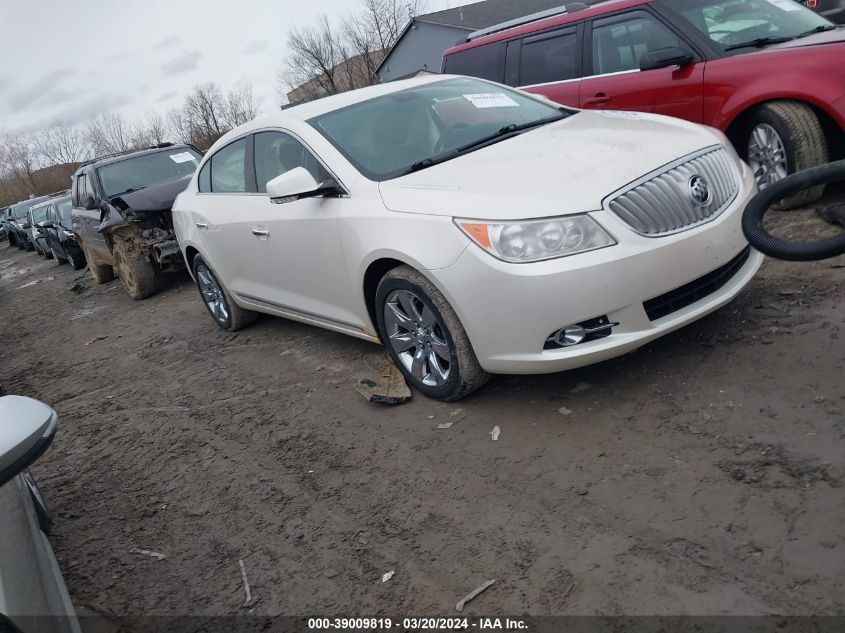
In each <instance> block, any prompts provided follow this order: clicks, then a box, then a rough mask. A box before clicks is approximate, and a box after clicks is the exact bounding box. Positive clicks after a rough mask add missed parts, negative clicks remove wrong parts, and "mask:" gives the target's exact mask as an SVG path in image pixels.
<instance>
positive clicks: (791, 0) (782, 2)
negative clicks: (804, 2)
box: [769, 0, 801, 11]
mask: <svg viewBox="0 0 845 633" xmlns="http://www.w3.org/2000/svg"><path fill="white" fill-rule="evenodd" d="M769 2H771V3H772V4H773V5H775V6H776V7H777V8H778V9H783V10H784V11H800V10H801V5H800V4H798V3H797V2H795V0H769Z"/></svg>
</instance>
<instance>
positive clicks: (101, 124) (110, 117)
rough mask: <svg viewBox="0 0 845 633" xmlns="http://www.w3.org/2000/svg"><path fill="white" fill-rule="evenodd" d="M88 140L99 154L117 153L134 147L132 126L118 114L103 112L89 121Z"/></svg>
mask: <svg viewBox="0 0 845 633" xmlns="http://www.w3.org/2000/svg"><path fill="white" fill-rule="evenodd" d="M87 133H88V142H89V143H90V145H91V147H92V148H93V150H94V153H95V154H97V155H102V154H116V153H118V152H125V151H127V150H130V149H132V148H133V144H132V128H131V126H130V125H129V124H127V122H126V121H125V120H124V119H123V117H121V116H120V115H118V114H111V113H108V114H101V115H98V116H96V117H94V118H93V119H91V120H90V121H89V122H88V130H87Z"/></svg>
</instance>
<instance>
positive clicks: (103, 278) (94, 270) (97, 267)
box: [82, 242, 114, 284]
mask: <svg viewBox="0 0 845 633" xmlns="http://www.w3.org/2000/svg"><path fill="white" fill-rule="evenodd" d="M82 252H83V253H85V259H86V260H88V270H90V271H91V279H93V280H94V281H96V282H97V283H98V284H105V283H108V282H110V281H111V280H112V279H114V268H112V267H111V266H109V265H108V264H101V263H100V262H98V261H97V260H96V259H95V258H94V255H93V253H91V249H89V248H88V247H87V246H85V243H84V242H83V243H82Z"/></svg>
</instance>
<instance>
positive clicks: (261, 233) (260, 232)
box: [252, 229, 270, 237]
mask: <svg viewBox="0 0 845 633" xmlns="http://www.w3.org/2000/svg"><path fill="white" fill-rule="evenodd" d="M252 234H253V235H257V236H258V237H270V231H268V230H266V229H252Z"/></svg>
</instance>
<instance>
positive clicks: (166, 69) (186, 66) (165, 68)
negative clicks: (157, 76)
mask: <svg viewBox="0 0 845 633" xmlns="http://www.w3.org/2000/svg"><path fill="white" fill-rule="evenodd" d="M200 59H202V53H201V52H199V51H191V52H190V53H185V54H183V55H180V56H179V57H176V58H175V59H171V60H170V61H169V62H167V63H166V64H162V65H161V71H162V72H163V73H164V74H165V75H177V74H179V73H186V72H190V71H192V70H193V69H194V68H196V67H197V64H199V61H200Z"/></svg>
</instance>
